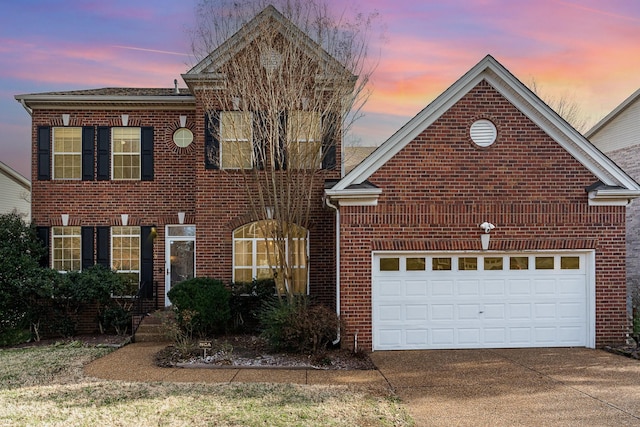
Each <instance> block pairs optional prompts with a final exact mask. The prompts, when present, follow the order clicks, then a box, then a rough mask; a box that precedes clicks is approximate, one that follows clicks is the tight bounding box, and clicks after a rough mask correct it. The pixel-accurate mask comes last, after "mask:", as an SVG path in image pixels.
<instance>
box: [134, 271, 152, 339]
mask: <svg viewBox="0 0 640 427" xmlns="http://www.w3.org/2000/svg"><path fill="white" fill-rule="evenodd" d="M149 287H152V288H151V289H149ZM154 289H157V283H156V282H151V281H149V282H140V287H139V288H138V293H137V294H136V296H135V297H133V307H132V308H131V322H132V325H131V326H132V327H131V331H132V332H131V336H134V335H135V334H136V332H137V331H138V328H139V327H140V324H141V323H142V320H143V319H144V318H145V317H146V316H148V315H149V313H148V311H147V310H145V304H144V303H145V301H148V300H149V299H151V300H153V301H154V303H153V307H152V308H153V309H154V310H157V309H158V301H156V298H154V292H153V290H154ZM148 295H151V298H149V297H148ZM136 316H138V317H139V319H137V320H134V317H136Z"/></svg>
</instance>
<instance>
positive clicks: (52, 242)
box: [51, 226, 82, 273]
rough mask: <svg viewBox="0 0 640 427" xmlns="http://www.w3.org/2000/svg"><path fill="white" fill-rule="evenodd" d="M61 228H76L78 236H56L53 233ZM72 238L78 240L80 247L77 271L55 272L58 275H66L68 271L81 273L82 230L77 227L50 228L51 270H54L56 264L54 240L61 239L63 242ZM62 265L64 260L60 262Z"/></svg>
mask: <svg viewBox="0 0 640 427" xmlns="http://www.w3.org/2000/svg"><path fill="white" fill-rule="evenodd" d="M58 228H61V229H70V228H77V229H78V231H79V232H78V234H56V233H55V231H56V229H58ZM72 238H78V239H79V240H80V245H79V247H78V260H77V261H78V269H77V270H57V271H59V272H60V273H66V272H68V271H81V270H82V230H81V228H80V227H78V226H54V227H51V268H52V269H54V270H55V269H56V268H55V263H56V257H55V253H56V251H55V240H56V239H62V241H63V242H64V241H65V240H66V239H72ZM60 261H62V262H63V263H64V261H65V260H64V259H62V260H60ZM71 261H72V262H73V261H74V260H73V259H71Z"/></svg>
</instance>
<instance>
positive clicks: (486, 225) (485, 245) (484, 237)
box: [479, 221, 496, 251]
mask: <svg viewBox="0 0 640 427" xmlns="http://www.w3.org/2000/svg"><path fill="white" fill-rule="evenodd" d="M479 227H480V228H482V229H483V230H484V234H481V235H480V242H481V243H482V250H483V251H486V250H487V249H489V239H490V237H489V233H491V230H493V229H494V228H496V226H495V225H493V224H491V223H490V222H487V221H485V222H483V223H482V224H480V225H479Z"/></svg>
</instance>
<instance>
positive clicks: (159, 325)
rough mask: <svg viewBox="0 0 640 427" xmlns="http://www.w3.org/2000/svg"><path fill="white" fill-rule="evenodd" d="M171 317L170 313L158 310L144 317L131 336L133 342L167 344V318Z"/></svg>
mask: <svg viewBox="0 0 640 427" xmlns="http://www.w3.org/2000/svg"><path fill="white" fill-rule="evenodd" d="M170 316H173V313H172V312H170V311H165V310H159V311H156V312H154V313H151V314H149V315H147V316H145V317H144V318H143V319H142V322H141V323H140V326H138V330H137V331H136V333H135V335H134V336H133V341H134V342H167V341H169V338H167V336H166V328H167V327H166V325H165V323H166V321H167V318H168V317H170Z"/></svg>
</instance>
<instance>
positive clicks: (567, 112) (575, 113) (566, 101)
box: [529, 78, 591, 133]
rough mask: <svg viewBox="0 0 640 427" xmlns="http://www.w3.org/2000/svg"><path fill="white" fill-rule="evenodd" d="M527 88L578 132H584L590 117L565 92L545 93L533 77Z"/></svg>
mask: <svg viewBox="0 0 640 427" xmlns="http://www.w3.org/2000/svg"><path fill="white" fill-rule="evenodd" d="M529 89H531V91H532V92H533V93H535V94H536V95H538V96H539V97H540V98H541V99H542V100H543V101H544V102H546V103H547V105H548V106H549V107H551V108H552V109H553V110H554V111H555V112H556V113H558V115H559V116H560V117H562V118H563V119H565V120H566V121H567V123H569V124H570V125H571V126H573V127H574V129H575V130H577V131H578V132H580V133H585V132H586V131H588V130H589V128H590V123H591V119H590V118H589V116H587V115H586V114H585V113H584V111H583V110H582V108H581V107H580V105H579V104H578V103H577V102H576V101H575V100H574V99H573V98H572V97H570V96H569V95H568V94H567V93H563V94H560V95H557V96H552V95H549V94H547V93H545V92H544V91H543V90H542V89H541V88H540V87H539V85H538V83H537V82H536V80H535V79H534V78H532V79H531V81H530V83H529Z"/></svg>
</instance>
